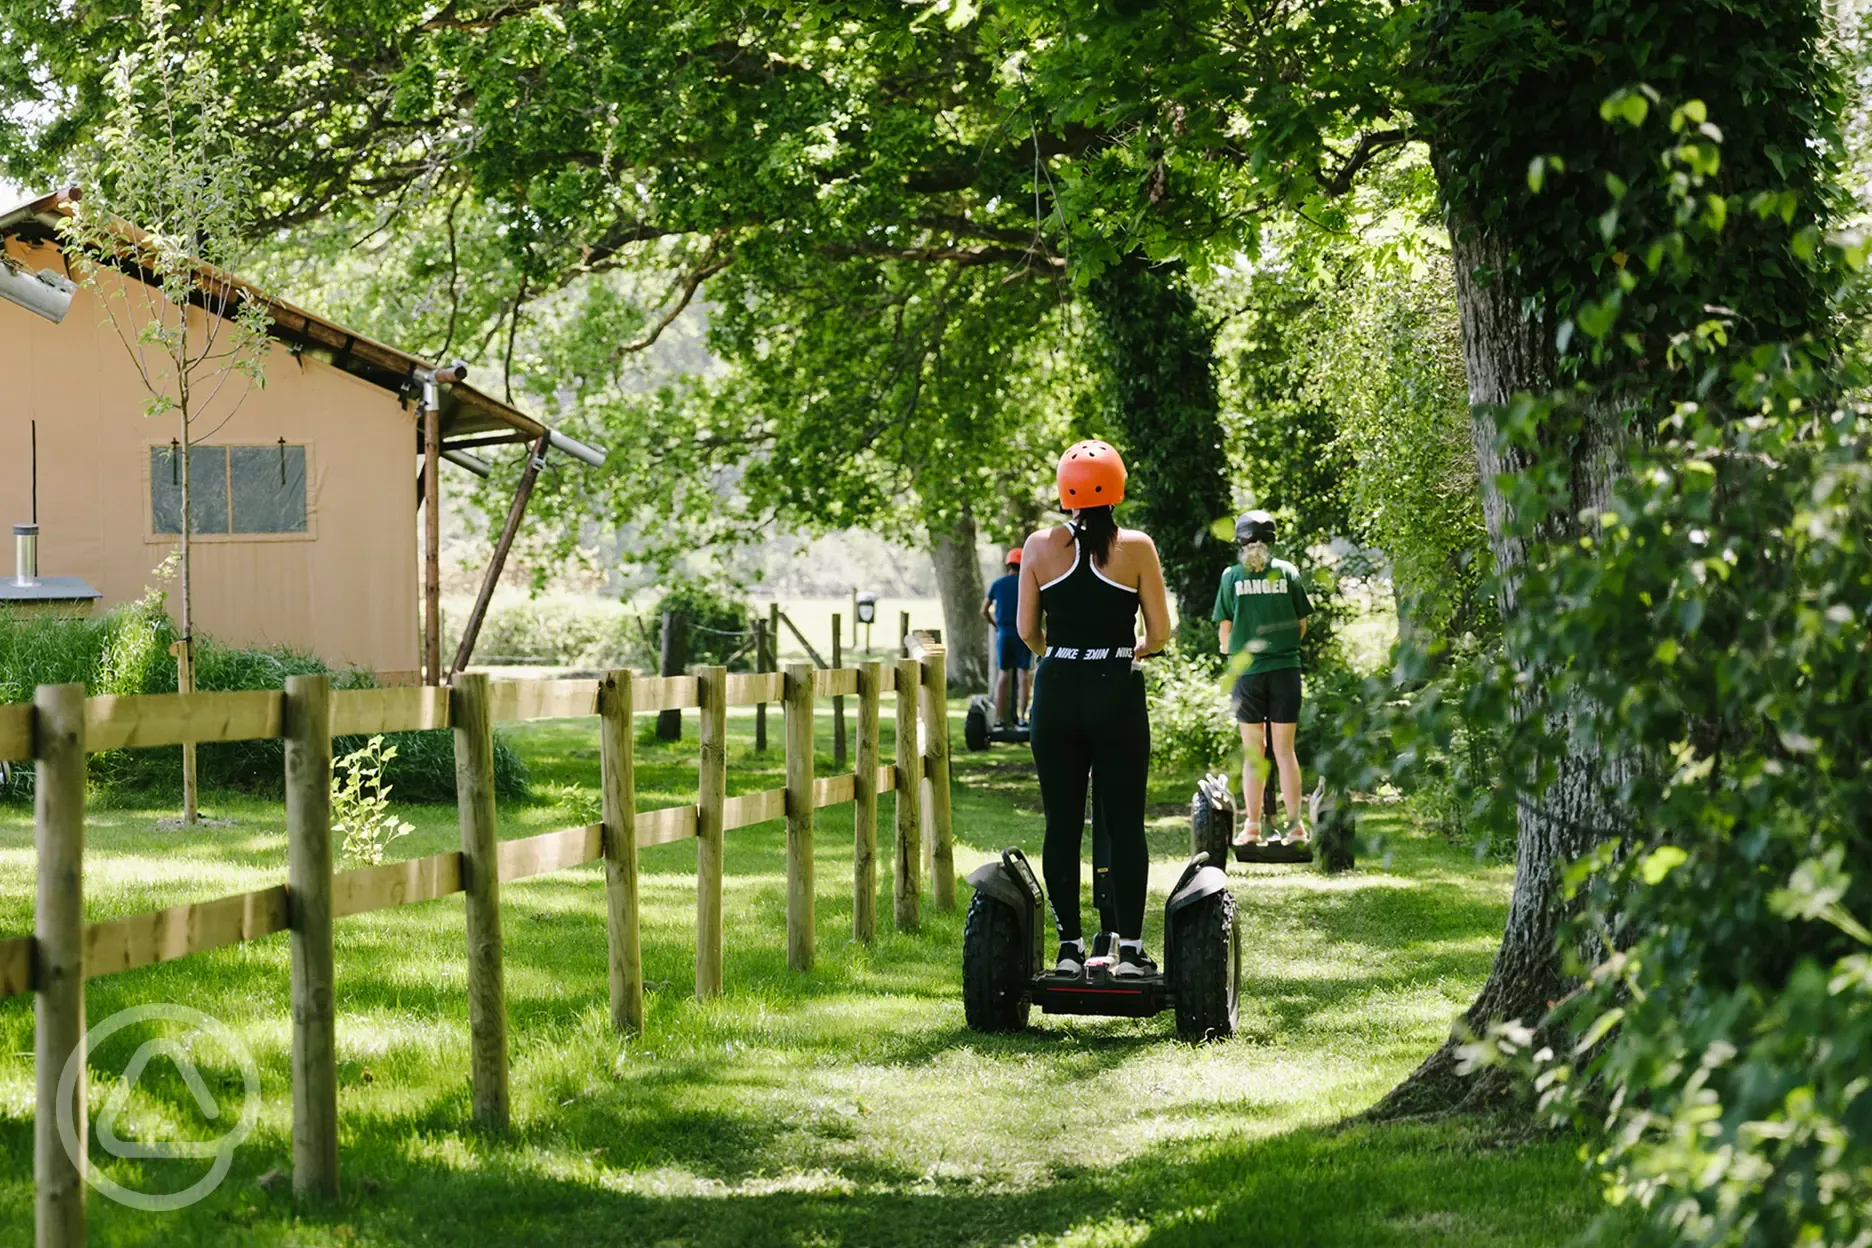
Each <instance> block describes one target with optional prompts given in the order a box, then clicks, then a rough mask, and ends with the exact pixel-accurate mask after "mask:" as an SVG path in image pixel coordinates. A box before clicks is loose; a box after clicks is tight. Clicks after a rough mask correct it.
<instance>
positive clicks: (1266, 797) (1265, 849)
mask: <svg viewBox="0 0 1872 1248" xmlns="http://www.w3.org/2000/svg"><path fill="white" fill-rule="evenodd" d="M1265 740H1266V742H1267V744H1266V750H1267V757H1268V758H1270V759H1272V757H1273V754H1274V745H1273V739H1272V737H1271V736H1270V737H1268V738H1265ZM1269 779H1270V781H1272V777H1271V776H1270V777H1269ZM1273 820H1274V785H1273V784H1272V783H1269V784H1267V785H1266V786H1264V787H1263V788H1262V790H1261V824H1262V826H1263V827H1268V826H1271V825H1272V823H1273ZM1307 827H1308V828H1309V830H1310V831H1311V833H1312V835H1311V836H1310V837H1309V839H1307V840H1305V841H1302V842H1300V843H1298V844H1292V843H1289V842H1286V841H1277V840H1263V841H1261V843H1260V844H1258V845H1236V844H1234V839H1235V828H1236V814H1235V798H1234V795H1233V794H1231V793H1230V792H1229V778H1228V777H1227V776H1225V775H1223V774H1221V773H1220V772H1215V773H1212V774H1210V775H1207V776H1204V777H1203V778H1202V779H1201V780H1199V781H1198V782H1197V784H1196V793H1195V795H1194V796H1192V797H1191V798H1190V847H1191V852H1193V853H1198V854H1206V855H1207V856H1208V859H1209V861H1210V862H1218V863H1226V862H1227V861H1228V855H1229V851H1230V850H1231V849H1233V851H1234V854H1235V859H1236V861H1238V862H1261V863H1308V862H1313V861H1314V860H1315V854H1316V853H1317V854H1318V855H1319V856H1320V862H1321V863H1322V865H1323V866H1324V867H1325V869H1326V870H1327V871H1329V872H1337V871H1350V870H1351V869H1352V866H1353V863H1354V854H1353V845H1354V836H1353V828H1352V816H1351V814H1350V813H1349V812H1348V811H1347V810H1345V809H1343V808H1341V807H1340V805H1339V803H1338V802H1337V801H1335V800H1334V799H1333V798H1332V797H1331V796H1329V795H1328V794H1327V792H1326V780H1325V777H1323V776H1322V777H1321V778H1320V781H1319V783H1318V784H1317V785H1316V786H1315V787H1314V789H1313V793H1312V796H1311V797H1309V798H1308V799H1307Z"/></svg>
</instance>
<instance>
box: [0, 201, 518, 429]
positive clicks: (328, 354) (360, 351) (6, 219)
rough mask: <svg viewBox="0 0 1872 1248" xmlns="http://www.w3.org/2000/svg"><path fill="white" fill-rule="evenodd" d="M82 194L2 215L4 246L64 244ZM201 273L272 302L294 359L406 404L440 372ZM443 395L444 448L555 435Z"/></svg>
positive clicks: (475, 401) (227, 276)
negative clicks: (422, 377)
mask: <svg viewBox="0 0 1872 1248" xmlns="http://www.w3.org/2000/svg"><path fill="white" fill-rule="evenodd" d="M81 195H82V191H81V189H80V188H79V187H76V186H67V187H62V188H60V189H59V190H56V191H52V192H50V193H49V194H45V195H41V196H40V197H39V198H37V199H34V200H30V201H28V202H27V203H24V204H21V205H20V206H19V207H17V208H14V209H12V210H10V211H7V212H3V213H0V239H4V238H7V237H17V238H20V239H22V240H23V241H27V242H52V243H57V242H58V241H59V233H58V226H59V222H60V220H61V219H62V218H64V217H66V216H69V215H70V214H71V212H72V211H73V205H74V204H75V203H76V202H77V201H78V200H79V198H80V197H81ZM123 232H124V234H125V236H126V238H127V239H129V240H131V241H133V242H134V241H137V240H139V239H141V238H142V237H144V235H143V234H142V231H140V230H138V229H136V228H135V227H134V226H130V225H126V226H124V229H123ZM200 268H201V273H202V276H203V277H204V278H209V279H212V280H214V281H215V282H217V283H223V282H224V283H226V284H228V285H230V286H232V287H234V288H235V289H237V290H241V291H248V292H252V293H254V294H256V295H261V297H263V298H265V299H266V303H267V312H268V315H269V316H270V317H271V318H272V319H271V323H270V324H269V326H268V330H267V332H268V333H269V334H270V335H271V336H272V337H273V338H274V339H276V340H277V341H279V342H281V343H284V344H285V345H286V347H287V348H288V349H289V350H291V351H293V352H294V353H295V354H302V355H310V356H313V357H314V358H317V359H320V360H323V361H325V362H326V363H328V364H330V365H332V366H333V367H335V368H339V369H342V370H343V371H345V372H347V373H350V374H351V375H353V376H354V377H358V378H361V379H362V380H364V381H367V382H370V383H371V384H372V385H375V386H380V387H382V388H383V389H385V390H388V391H390V392H391V393H393V394H395V395H396V396H397V398H398V400H399V401H400V402H412V401H416V400H418V399H420V398H421V396H422V385H421V383H420V382H419V381H418V380H417V379H416V374H417V373H419V372H427V371H429V370H430V369H432V368H434V367H435V365H433V364H431V363H429V362H428V361H426V360H423V359H421V358H419V357H417V356H414V355H410V354H409V353H408V352H405V351H399V350H397V349H396V348H395V347H390V346H385V345H384V344H383V343H381V342H377V341H375V340H373V339H370V338H366V337H364V336H363V335H362V334H359V333H356V332H354V331H352V330H349V329H346V328H345V327H344V326H342V325H338V324H336V323H334V322H332V321H328V320H326V319H325V318H324V317H322V316H317V315H315V314H313V313H311V312H308V311H306V310H305V309H304V308H300V307H296V306H294V305H293V304H290V303H287V302H286V301H285V300H283V299H278V298H273V297H271V296H266V295H264V294H262V292H260V291H259V290H258V289H257V288H255V287H253V286H252V285H251V284H249V283H248V282H246V281H243V280H242V279H241V278H239V277H237V276H236V275H234V274H232V273H228V272H226V271H224V270H221V269H217V268H215V267H213V266H212V265H208V264H205V263H204V264H202V265H201V266H200ZM440 389H441V395H442V413H441V414H442V438H443V444H444V446H445V448H447V447H449V444H451V443H454V444H461V443H463V442H466V443H467V444H468V445H471V446H493V445H498V444H501V443H507V442H532V441H535V440H537V439H538V438H539V437H540V436H541V435H542V434H545V433H547V432H548V429H547V426H546V425H544V424H542V423H541V422H540V421H538V420H535V419H534V418H533V417H531V416H529V415H527V414H526V413H525V412H523V411H521V410H520V409H519V408H516V407H513V406H511V405H510V404H507V403H502V402H501V401H499V400H498V399H495V398H494V397H492V396H491V395H488V394H485V393H483V392H482V391H480V390H477V389H476V388H475V387H473V386H471V385H469V384H468V383H467V382H465V381H457V382H449V383H444V384H443V385H442V386H441V387H440ZM418 436H419V437H420V434H419V435H418Z"/></svg>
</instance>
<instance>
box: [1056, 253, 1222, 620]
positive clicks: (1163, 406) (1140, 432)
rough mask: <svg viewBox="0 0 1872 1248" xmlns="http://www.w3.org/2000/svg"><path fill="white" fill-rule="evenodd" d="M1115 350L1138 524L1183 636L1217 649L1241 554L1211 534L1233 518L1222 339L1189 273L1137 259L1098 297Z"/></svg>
mask: <svg viewBox="0 0 1872 1248" xmlns="http://www.w3.org/2000/svg"><path fill="white" fill-rule="evenodd" d="M1088 294H1089V295H1090V302H1091V305H1092V309H1093V313H1094V316H1095V319H1096V321H1097V324H1098V327H1099V330H1100V333H1101V335H1102V337H1103V338H1104V342H1105V347H1106V360H1105V365H1106V383H1107V386H1108V387H1109V391H1110V394H1111V408H1110V411H1111V416H1112V423H1113V424H1114V425H1115V426H1116V427H1115V429H1114V430H1113V431H1112V434H1111V436H1112V440H1113V441H1115V442H1117V443H1118V444H1119V449H1120V450H1122V451H1123V452H1124V456H1125V465H1126V467H1127V468H1128V469H1129V470H1130V480H1129V482H1128V483H1127V485H1126V487H1125V497H1126V498H1127V499H1128V500H1129V507H1128V508H1127V510H1129V512H1130V515H1129V516H1121V517H1120V519H1121V522H1123V523H1127V524H1131V525H1135V526H1136V527H1138V528H1141V529H1143V530H1144V531H1145V532H1147V533H1149V534H1150V535H1151V537H1152V538H1154V539H1155V540H1156V543H1157V551H1158V554H1159V555H1160V556H1161V558H1162V559H1163V570H1164V583H1165V585H1166V586H1167V587H1168V588H1169V590H1170V592H1171V594H1173V595H1174V596H1175V597H1176V603H1177V612H1178V616H1179V619H1178V624H1177V636H1178V638H1179V640H1180V641H1182V642H1183V643H1184V644H1185V645H1193V646H1194V647H1196V648H1198V649H1201V650H1204V651H1207V650H1211V649H1213V648H1214V643H1215V626H1214V625H1212V624H1211V623H1209V608H1210V607H1211V605H1212V604H1213V603H1214V602H1215V593H1216V580H1217V578H1218V577H1220V576H1221V575H1222V570H1223V569H1224V568H1226V567H1228V566H1229V564H1230V562H1231V561H1232V560H1233V558H1234V552H1233V551H1232V550H1231V548H1230V547H1229V545H1228V543H1226V542H1223V541H1220V540H1218V539H1217V538H1216V537H1215V535H1214V534H1213V533H1212V532H1210V526H1211V525H1213V524H1214V523H1215V522H1216V521H1217V520H1221V519H1224V518H1226V517H1227V516H1228V515H1229V504H1230V498H1229V482H1228V457H1227V455H1226V454H1224V453H1223V450H1222V419H1221V399H1220V397H1219V396H1218V394H1217V390H1216V376H1215V331H1214V329H1213V327H1211V326H1210V325H1208V324H1207V323H1206V322H1205V321H1204V320H1203V318H1202V314H1201V312H1200V310H1199V309H1198V308H1197V307H1196V300H1195V298H1194V296H1192V295H1191V294H1190V291H1189V286H1188V283H1187V282H1186V281H1185V279H1184V277H1183V274H1182V272H1181V271H1180V270H1178V269H1176V268H1174V267H1170V266H1158V267H1152V266H1150V265H1148V264H1146V263H1145V262H1144V261H1143V260H1141V259H1139V258H1137V257H1132V258H1130V259H1127V260H1126V261H1125V262H1124V263H1122V264H1120V265H1118V266H1117V267H1116V268H1112V269H1108V270H1107V271H1106V272H1104V273H1103V274H1101V275H1100V276H1099V278H1098V280H1096V281H1094V282H1093V283H1092V286H1091V289H1090V291H1089V292H1088Z"/></svg>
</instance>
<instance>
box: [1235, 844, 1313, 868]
mask: <svg viewBox="0 0 1872 1248" xmlns="http://www.w3.org/2000/svg"><path fill="white" fill-rule="evenodd" d="M1235 861H1237V862H1263V863H1300V862H1312V861H1313V842H1312V841H1304V842H1302V843H1300V844H1298V845H1289V844H1286V843H1285V842H1279V841H1263V842H1261V843H1260V844H1259V845H1237V846H1236V847H1235Z"/></svg>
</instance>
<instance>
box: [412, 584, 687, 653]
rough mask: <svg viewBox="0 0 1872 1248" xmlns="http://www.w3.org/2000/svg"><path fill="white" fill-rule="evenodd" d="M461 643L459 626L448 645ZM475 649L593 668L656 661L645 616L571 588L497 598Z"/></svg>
mask: <svg viewBox="0 0 1872 1248" xmlns="http://www.w3.org/2000/svg"><path fill="white" fill-rule="evenodd" d="M463 616H464V618H465V616H466V612H465V611H464V612H463ZM452 622H453V621H451V623H452ZM457 644H459V629H458V630H457V633H456V636H455V637H454V638H452V639H451V640H450V641H449V649H450V650H451V651H453V649H454V648H455V646H456V645H457ZM474 653H475V661H476V662H477V663H495V662H503V661H506V662H521V663H542V664H551V665H554V666H559V667H582V668H588V669H592V670H599V669H605V668H614V667H635V668H639V669H643V670H648V669H650V668H652V667H654V666H655V662H654V658H653V656H652V643H651V640H650V635H649V633H648V632H647V631H646V629H645V626H644V623H643V620H642V619H641V617H639V616H638V615H637V614H636V613H635V612H633V611H631V610H630V608H628V607H626V606H624V604H622V603H618V602H608V601H605V600H604V599H599V598H584V597H578V596H575V595H571V594H544V595H541V596H540V597H537V598H523V599H510V600H506V601H496V602H495V604H494V605H493V606H492V607H490V608H489V609H488V614H487V618H486V620H484V621H483V622H482V625H481V632H480V634H479V635H478V636H477V637H476V639H475V651H474Z"/></svg>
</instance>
